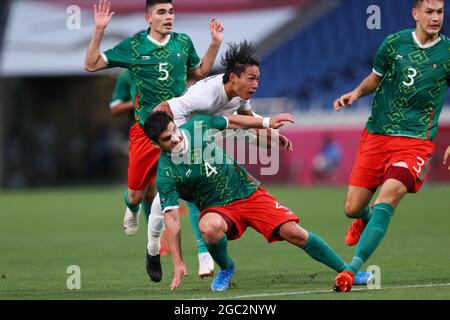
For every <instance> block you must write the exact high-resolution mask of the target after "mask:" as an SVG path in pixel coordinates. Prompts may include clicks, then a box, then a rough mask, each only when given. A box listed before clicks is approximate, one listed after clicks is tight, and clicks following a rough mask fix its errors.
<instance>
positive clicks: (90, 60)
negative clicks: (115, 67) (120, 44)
mask: <svg viewBox="0 0 450 320" xmlns="http://www.w3.org/2000/svg"><path fill="white" fill-rule="evenodd" d="M104 33H105V30H104V29H97V28H96V29H95V31H94V34H93V35H92V39H91V42H90V43H89V47H88V49H87V53H86V59H85V63H84V69H85V70H86V71H88V72H95V71H98V70H102V69H105V68H106V63H105V61H104V60H103V58H102V56H101V53H100V43H101V42H102V39H103V35H104Z"/></svg>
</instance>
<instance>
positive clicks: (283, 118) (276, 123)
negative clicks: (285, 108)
mask: <svg viewBox="0 0 450 320" xmlns="http://www.w3.org/2000/svg"><path fill="white" fill-rule="evenodd" d="M286 122H290V123H294V122H295V119H294V117H293V116H292V115H291V114H289V113H281V114H277V115H275V116H273V117H271V118H270V127H271V128H272V129H278V128H281V127H282V126H284V124H285V123H286Z"/></svg>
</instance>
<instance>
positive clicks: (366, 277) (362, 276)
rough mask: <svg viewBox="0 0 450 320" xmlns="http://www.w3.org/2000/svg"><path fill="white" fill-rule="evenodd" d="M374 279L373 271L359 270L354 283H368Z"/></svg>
mask: <svg viewBox="0 0 450 320" xmlns="http://www.w3.org/2000/svg"><path fill="white" fill-rule="evenodd" d="M372 279H373V273H372V272H362V271H359V272H357V273H356V274H355V278H354V279H353V284H354V285H366V284H368V283H369V282H370V281H372Z"/></svg>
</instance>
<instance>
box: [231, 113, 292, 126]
mask: <svg viewBox="0 0 450 320" xmlns="http://www.w3.org/2000/svg"><path fill="white" fill-rule="evenodd" d="M227 119H228V128H229V129H268V128H272V129H278V128H281V127H282V126H283V125H284V124H285V123H288V122H290V123H294V122H295V120H294V117H293V116H292V115H291V114H289V113H281V114H277V115H275V116H273V117H271V118H257V117H248V116H240V115H228V116H227Z"/></svg>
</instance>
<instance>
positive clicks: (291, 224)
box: [278, 221, 308, 246]
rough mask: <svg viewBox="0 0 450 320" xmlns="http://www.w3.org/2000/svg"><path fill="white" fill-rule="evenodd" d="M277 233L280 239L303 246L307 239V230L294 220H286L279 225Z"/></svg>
mask: <svg viewBox="0 0 450 320" xmlns="http://www.w3.org/2000/svg"><path fill="white" fill-rule="evenodd" d="M278 232H279V235H280V237H281V239H283V240H286V241H288V242H289V243H292V244H294V245H296V246H304V245H305V244H306V242H307V241H308V231H306V230H305V229H303V228H302V227H300V226H299V225H298V223H297V222H295V221H288V222H286V223H284V224H283V225H281V226H280V229H279V231H278Z"/></svg>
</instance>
